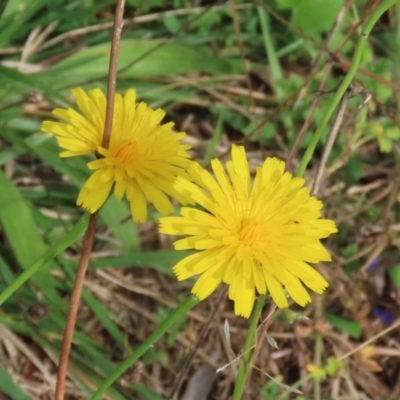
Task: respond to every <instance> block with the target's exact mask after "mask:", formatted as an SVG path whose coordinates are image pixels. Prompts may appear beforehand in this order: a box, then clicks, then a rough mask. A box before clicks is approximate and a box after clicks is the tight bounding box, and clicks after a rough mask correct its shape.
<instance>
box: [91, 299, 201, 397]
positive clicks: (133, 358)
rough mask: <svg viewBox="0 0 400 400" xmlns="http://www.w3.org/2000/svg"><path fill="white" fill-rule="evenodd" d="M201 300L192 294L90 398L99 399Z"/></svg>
mask: <svg viewBox="0 0 400 400" xmlns="http://www.w3.org/2000/svg"><path fill="white" fill-rule="evenodd" d="M198 302H199V300H198V299H197V298H196V297H194V296H190V297H189V298H188V299H186V300H185V301H184V302H183V303H181V304H180V305H179V306H178V307H177V308H175V310H174V311H172V313H171V314H170V315H169V316H168V317H167V319H166V320H165V321H164V322H163V323H162V324H161V325H160V326H159V327H158V328H157V329H156V330H155V331H154V332H153V333H152V334H151V335H150V336H149V337H148V338H147V339H146V340H145V341H144V342H143V343H142V344H141V345H140V346H139V347H138V348H137V349H136V350H135V351H134V352H133V353H132V354H131V355H130V356H129V357H128V358H127V359H126V360H125V361H124V362H123V363H122V364H120V366H119V367H118V368H117V369H116V370H115V371H114V372H113V373H112V374H111V375H110V376H109V377H108V378H107V379H106V380H105V381H104V382H103V383H102V384H101V385H100V387H99V388H98V389H97V390H96V392H95V393H94V394H93V396H92V397H91V398H90V400H98V399H100V398H101V396H102V395H103V393H104V392H105V391H106V390H107V389H108V388H109V387H110V386H111V385H112V384H113V383H114V382H115V381H116V380H117V379H118V378H119V377H120V376H121V375H122V374H123V373H124V372H125V371H126V370H127V369H128V368H129V367H130V366H131V365H133V363H134V362H135V361H137V360H138V359H139V357H141V356H142V355H143V354H144V353H146V351H147V350H148V349H149V348H150V347H151V346H153V344H154V343H155V342H157V340H159V339H160V338H161V337H162V336H163V335H164V333H165V332H166V331H167V330H168V329H169V328H170V327H171V325H173V324H174V323H175V322H177V321H178V320H179V319H180V318H181V317H182V316H183V315H184V314H185V313H186V312H187V311H189V310H190V309H191V308H193V307H194V306H195V305H196V304H197V303H198Z"/></svg>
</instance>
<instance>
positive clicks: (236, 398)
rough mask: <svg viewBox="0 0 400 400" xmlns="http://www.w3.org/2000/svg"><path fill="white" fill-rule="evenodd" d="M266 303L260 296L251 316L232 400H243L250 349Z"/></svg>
mask: <svg viewBox="0 0 400 400" xmlns="http://www.w3.org/2000/svg"><path fill="white" fill-rule="evenodd" d="M265 301H266V297H265V296H260V297H259V298H258V300H257V302H256V305H255V307H254V310H253V314H252V315H251V319H250V326H249V331H248V333H247V337H246V342H245V343H244V350H243V357H242V359H241V360H240V366H239V371H238V374H237V377H236V381H235V389H234V391H233V396H232V400H241V399H242V394H243V390H244V386H245V384H246V379H247V376H248V374H249V372H250V369H251V365H250V360H251V354H252V351H251V350H250V349H251V347H252V346H253V345H254V336H255V334H256V331H257V324H258V320H259V317H260V314H261V310H262V308H263V307H264V304H265Z"/></svg>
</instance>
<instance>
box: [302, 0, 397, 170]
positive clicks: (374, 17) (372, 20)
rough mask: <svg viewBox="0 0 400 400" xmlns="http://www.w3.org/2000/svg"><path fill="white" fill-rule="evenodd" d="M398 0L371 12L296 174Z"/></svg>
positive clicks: (309, 154)
mask: <svg viewBox="0 0 400 400" xmlns="http://www.w3.org/2000/svg"><path fill="white" fill-rule="evenodd" d="M397 1H398V0H383V1H382V2H381V4H379V6H378V7H376V9H375V10H374V12H373V13H372V14H371V16H370V17H369V19H368V20H367V22H366V24H365V26H364V29H363V30H362V33H361V35H360V37H359V39H358V42H357V46H356V49H355V52H354V56H353V61H352V63H351V66H350V68H349V70H348V71H347V74H346V76H345V78H344V79H343V82H342V83H341V85H340V86H339V88H338V90H337V91H336V93H335V96H334V97H333V99H332V101H331V103H330V104H329V107H328V109H327V110H326V112H325V114H324V116H323V117H322V120H321V122H320V123H319V125H318V128H317V130H316V131H315V133H314V135H313V137H312V139H311V141H310V144H309V145H308V147H307V149H306V151H305V153H304V156H303V158H302V160H301V162H300V165H299V169H298V170H297V173H296V176H303V174H304V171H305V170H306V168H307V165H308V163H309V162H310V160H311V158H312V156H313V154H314V150H315V148H316V147H317V144H318V142H319V141H320V139H321V136H322V133H323V131H324V129H325V127H326V125H327V123H328V121H329V120H330V118H331V116H332V114H333V112H334V111H335V109H336V107H337V106H338V104H339V102H340V100H341V98H342V96H343V95H344V93H345V92H346V90H347V88H348V87H349V86H350V84H351V82H352V80H353V79H354V77H355V75H356V73H357V69H358V66H359V65H360V61H361V57H362V55H363V50H364V46H365V41H366V40H367V38H368V36H369V34H370V32H371V30H372V28H373V27H374V25H375V24H376V22H377V21H378V19H379V18H380V17H381V15H382V14H383V13H384V12H385V11H386V10H387V9H388V8H389V7H391V6H393V5H394V4H396V3H397Z"/></svg>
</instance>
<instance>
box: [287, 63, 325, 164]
mask: <svg viewBox="0 0 400 400" xmlns="http://www.w3.org/2000/svg"><path fill="white" fill-rule="evenodd" d="M331 70H332V63H329V64H328V67H327V69H326V72H325V75H324V77H323V78H322V81H321V83H320V85H319V89H318V92H320V93H321V92H323V91H324V89H325V85H326V81H327V80H328V77H329V75H330V73H331ZM320 99H321V96H317V97H315V98H314V100H313V102H312V104H311V108H310V111H309V112H308V115H307V118H306V120H305V121H304V124H303V126H302V127H301V129H300V132H299V134H298V135H297V138H296V141H295V142H294V144H293V146H292V149H291V150H290V153H289V155H288V156H287V159H286V168H287V169H288V170H289V171H290V170H291V169H292V162H293V160H294V158H295V157H296V154H297V153H298V151H299V149H300V146H301V142H302V141H303V138H304V136H305V134H306V132H307V130H308V128H309V127H310V125H311V121H312V117H313V115H314V113H315V110H316V109H317V106H318V104H319V101H320Z"/></svg>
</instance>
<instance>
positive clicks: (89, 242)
mask: <svg viewBox="0 0 400 400" xmlns="http://www.w3.org/2000/svg"><path fill="white" fill-rule="evenodd" d="M96 219H97V213H94V214H92V215H91V216H90V219H89V224H88V227H87V230H86V233H85V237H84V239H83V249H82V254H81V258H80V260H79V265H78V270H77V273H76V278H75V283H74V287H73V289H72V294H71V299H70V302H69V312H68V317H67V323H66V325H65V329H64V335H63V342H62V347H61V353H60V359H59V362H58V372H57V383H56V394H55V399H56V400H62V399H63V398H64V387H65V380H66V377H67V368H68V359H69V352H70V350H71V343H72V336H73V334H74V327H75V322H76V316H77V314H78V307H79V300H80V298H81V292H82V287H83V282H84V281H85V275H86V269H87V266H88V263H89V259H90V255H91V252H92V246H93V239H94V233H95V230H96Z"/></svg>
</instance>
